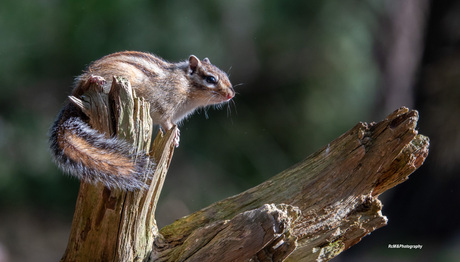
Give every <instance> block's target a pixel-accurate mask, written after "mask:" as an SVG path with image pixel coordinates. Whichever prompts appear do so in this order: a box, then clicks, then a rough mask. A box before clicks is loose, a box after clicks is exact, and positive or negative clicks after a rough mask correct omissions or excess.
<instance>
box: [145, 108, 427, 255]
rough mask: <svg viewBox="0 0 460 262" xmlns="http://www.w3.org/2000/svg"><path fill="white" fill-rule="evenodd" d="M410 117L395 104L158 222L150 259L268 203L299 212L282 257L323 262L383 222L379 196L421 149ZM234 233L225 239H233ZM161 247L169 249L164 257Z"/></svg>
mask: <svg viewBox="0 0 460 262" xmlns="http://www.w3.org/2000/svg"><path fill="white" fill-rule="evenodd" d="M417 120H418V113H417V112H416V111H409V110H408V109H407V108H401V109H399V110H397V111H395V112H394V113H392V114H391V115H389V116H388V117H387V118H386V119H385V120H383V121H382V122H379V123H377V124H376V123H372V124H366V123H359V124H358V125H356V126H355V127H354V128H353V129H351V130H350V131H348V132H347V133H345V134H343V135H342V136H340V137H339V138H337V139H336V140H334V141H333V142H331V143H330V144H328V145H327V146H326V147H324V148H323V149H321V150H320V151H318V152H316V153H315V154H313V155H311V156H310V157H308V158H307V159H306V160H304V161H303V162H301V163H299V164H297V165H295V166H293V167H292V168H290V169H288V170H286V171H284V172H281V173H280V174H278V175H277V176H275V177H273V178H272V179H270V180H268V181H266V182H264V183H262V184H260V185H259V186H256V187H254V188H252V189H249V190H247V191H245V192H243V193H241V194H239V195H237V196H233V197H230V198H228V199H225V200H223V201H220V202H217V203H215V204H213V205H211V206H209V207H207V208H204V209H202V210H200V211H198V212H195V213H193V214H191V215H189V216H187V217H184V218H182V219H180V220H178V221H176V222H174V223H173V224H171V225H169V226H166V227H164V228H163V229H161V231H160V233H161V234H162V235H163V237H164V240H163V241H164V242H162V246H163V249H162V250H160V249H157V250H156V251H157V252H158V253H157V254H155V253H153V254H154V256H152V259H151V261H163V260H164V261H185V260H183V259H182V257H181V256H180V255H179V254H177V253H175V252H171V251H169V250H168V249H174V248H176V249H182V250H183V249H186V247H184V245H187V243H194V242H195V241H200V240H199V239H198V238H196V233H195V232H197V231H200V230H203V229H202V228H203V227H206V226H208V225H215V224H219V223H225V221H231V219H232V218H233V217H235V216H236V215H237V214H240V213H243V212H246V211H248V210H254V209H257V208H258V207H261V206H263V205H264V204H267V203H270V204H275V205H279V204H286V205H291V206H293V207H296V208H298V210H300V212H301V215H300V216H299V218H298V219H297V220H296V221H295V222H293V223H292V224H291V227H292V228H291V229H290V231H292V233H291V234H290V235H291V237H293V238H296V245H297V247H296V249H295V251H294V252H293V253H292V254H291V255H290V256H289V257H288V258H287V260H288V261H316V260H318V261H327V260H329V259H331V258H332V257H335V256H336V255H338V254H339V253H340V252H342V251H343V250H345V249H347V248H349V247H351V246H352V245H354V244H356V243H358V242H359V241H360V240H361V238H362V237H364V236H366V235H367V234H369V233H370V232H372V231H374V230H376V229H377V228H380V227H382V226H384V225H386V223H387V218H386V217H385V216H383V215H382V214H381V209H382V204H381V202H380V201H379V200H378V198H377V197H378V195H379V194H381V193H382V192H384V191H385V190H387V189H389V188H391V187H393V186H395V185H396V184H398V183H401V182H403V181H404V180H406V179H407V177H408V176H409V174H410V173H412V172H413V171H414V170H415V169H417V168H418V167H419V166H420V165H421V164H422V163H423V161H424V159H425V158H426V156H427V154H428V146H429V141H428V138H426V137H424V136H422V135H417V131H416V130H415V127H416V123H417ZM215 230H216V231H218V230H219V229H218V228H216V229H215ZM262 231H263V230H262ZM237 233H238V232H236V235H233V236H226V237H230V238H240V237H241V235H238V234H237ZM265 233H266V234H269V235H270V236H271V235H272V234H271V233H270V232H265ZM208 234H210V233H208ZM219 241H226V240H225V239H221V238H219V239H213V243H212V244H213V245H214V246H218V243H219ZM165 245H167V246H168V247H167V248H165V247H164V246H165ZM289 245H290V246H292V243H289ZM282 246H283V245H280V246H278V248H283V247H282ZM165 250H166V251H165ZM227 250H232V249H231V248H230V247H227ZM162 252H167V253H168V255H167V257H168V259H164V256H162V254H161V253H162ZM212 254H214V253H212ZM230 255H231V252H227V253H225V252H221V253H218V254H216V255H215V256H210V257H208V259H209V260H210V261H211V260H212V259H215V260H216V261H218V260H220V259H222V258H225V257H227V256H230ZM190 257H192V256H190ZM157 259H159V260H157ZM187 261H198V260H187ZM261 261H272V260H270V259H267V260H261ZM277 261H281V260H277Z"/></svg>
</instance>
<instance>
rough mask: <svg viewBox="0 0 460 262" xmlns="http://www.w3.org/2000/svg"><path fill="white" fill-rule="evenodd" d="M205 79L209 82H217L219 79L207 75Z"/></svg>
mask: <svg viewBox="0 0 460 262" xmlns="http://www.w3.org/2000/svg"><path fill="white" fill-rule="evenodd" d="M204 80H205V81H206V82H207V83H208V84H213V85H215V84H217V79H216V78H215V77H213V76H205V77H204Z"/></svg>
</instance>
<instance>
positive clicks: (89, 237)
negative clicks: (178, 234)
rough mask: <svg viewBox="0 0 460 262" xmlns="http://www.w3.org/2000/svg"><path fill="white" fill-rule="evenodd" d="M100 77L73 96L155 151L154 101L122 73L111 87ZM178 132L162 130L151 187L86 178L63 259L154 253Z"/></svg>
mask: <svg viewBox="0 0 460 262" xmlns="http://www.w3.org/2000/svg"><path fill="white" fill-rule="evenodd" d="M95 79H96V80H95ZM95 79H93V80H92V81H89V82H88V83H87V84H86V87H85V88H86V89H87V91H86V92H85V95H84V96H83V97H82V99H84V100H80V99H78V98H76V97H70V100H71V102H72V103H74V104H75V105H77V106H79V107H80V108H81V109H82V110H83V112H84V113H85V114H86V115H88V117H89V119H90V125H91V126H92V127H93V128H95V129H97V130H99V131H101V132H102V133H104V134H113V133H114V131H113V130H116V134H117V135H118V137H120V138H123V139H125V140H127V141H130V142H132V143H133V145H135V148H137V150H144V151H145V152H149V149H150V144H151V137H152V131H153V128H152V120H151V118H150V115H149V106H150V105H149V104H148V103H146V102H145V101H144V100H143V99H142V98H137V97H136V96H135V94H134V92H133V90H132V89H131V86H130V83H129V82H127V81H125V80H123V79H122V78H118V77H114V79H113V82H112V87H111V89H110V92H109V90H103V89H102V84H103V81H104V80H103V79H102V78H99V79H98V78H97V77H95ZM97 79H98V80H97ZM111 120H114V121H113V122H112V121H111ZM174 134H175V129H173V130H171V131H169V132H167V133H166V134H165V135H164V136H163V134H162V133H161V132H159V134H158V135H157V138H156V139H155V142H154V145H153V151H151V152H150V154H151V156H152V157H153V159H155V162H156V163H158V164H157V169H156V172H155V174H154V179H153V180H152V182H151V183H150V187H149V189H148V190H143V191H137V192H126V191H122V190H110V189H108V188H105V187H104V186H103V185H93V184H89V183H85V182H82V183H81V185H80V191H79V193H78V198H77V204H76V208H75V214H74V220H73V222H72V229H71V234H70V238H69V243H68V246H67V249H66V252H65V254H64V256H63V258H62V259H61V261H142V260H143V258H144V257H147V256H148V255H149V253H150V252H151V249H152V247H153V241H154V239H155V236H156V235H158V230H157V226H156V222H155V218H154V213H155V208H156V202H157V201H158V197H159V194H160V192H161V188H162V186H163V182H164V179H165V176H166V172H167V170H168V167H169V164H170V162H171V158H172V154H173V150H174V147H173V146H172V144H173V143H172V141H173V138H174ZM152 168H154V167H152ZM146 179H147V178H146Z"/></svg>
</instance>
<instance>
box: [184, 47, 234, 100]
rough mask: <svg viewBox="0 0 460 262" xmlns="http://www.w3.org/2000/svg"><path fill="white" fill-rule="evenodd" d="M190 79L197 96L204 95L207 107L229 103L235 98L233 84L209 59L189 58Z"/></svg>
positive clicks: (192, 56)
mask: <svg viewBox="0 0 460 262" xmlns="http://www.w3.org/2000/svg"><path fill="white" fill-rule="evenodd" d="M188 77H189V78H190V80H191V83H192V88H193V89H194V90H193V91H194V93H195V94H202V95H203V96H202V97H203V98H205V101H206V105H212V104H219V103H222V102H227V101H229V100H230V99H232V98H233V97H234V96H235V90H233V87H232V84H231V83H230V80H229V79H228V76H227V74H226V73H224V72H223V71H222V70H220V69H219V68H217V67H216V66H215V65H213V64H211V61H209V59H208V58H205V59H203V60H201V61H200V60H199V59H198V58H197V57H196V56H194V55H191V56H190V58H189V66H188Z"/></svg>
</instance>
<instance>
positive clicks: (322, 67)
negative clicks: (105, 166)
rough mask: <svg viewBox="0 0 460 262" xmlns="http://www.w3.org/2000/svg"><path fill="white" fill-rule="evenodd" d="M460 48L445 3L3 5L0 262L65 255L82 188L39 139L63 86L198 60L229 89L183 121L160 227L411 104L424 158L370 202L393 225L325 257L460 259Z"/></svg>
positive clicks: (459, 11) (451, 8) (453, 15)
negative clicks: (129, 63)
mask: <svg viewBox="0 0 460 262" xmlns="http://www.w3.org/2000/svg"><path fill="white" fill-rule="evenodd" d="M459 48H460V3H459V2H458V1H454V0H450V1H428V0H407V1H398V0H368V1H352V0H349V1H322V0H310V1H303V0H296V1H294V0H292V1H282V0H266V1H261V0H254V1H243V0H235V1H215V0H200V1H186V0H169V1H164V0H163V1H148V0H133V1H127V0H111V1H107V0H100V1H88V0H78V1H76V0H72V1H57V0H40V1H32V0H2V1H1V2H0V262H7V261H57V260H59V259H60V257H61V256H62V254H63V252H64V249H65V247H66V243H67V238H68V234H69V230H70V225H71V220H72V215H73V209H74V205H75V200H76V196H77V192H78V186H79V182H78V181H77V180H76V179H73V178H69V177H68V176H64V175H62V172H60V171H59V170H58V169H57V168H56V167H55V165H54V164H53V163H52V162H51V158H50V156H49V154H48V142H47V139H48V138H47V132H48V128H49V127H50V125H51V124H52V122H53V120H54V118H55V116H56V114H57V113H58V112H59V110H60V108H61V106H62V105H63V103H64V101H65V99H66V97H67V95H68V94H69V92H70V90H71V88H72V83H73V78H74V77H75V76H77V75H78V74H80V73H81V71H82V70H83V69H84V68H85V66H87V65H88V64H89V63H90V62H91V61H93V60H96V59H98V58H100V57H102V56H104V55H106V54H109V53H112V52H116V51H121V50H138V51H148V52H152V53H155V54H157V55H159V56H161V57H163V58H165V59H167V60H170V61H179V60H184V59H186V58H188V56H189V55H190V54H195V55H197V56H198V57H200V58H204V57H209V58H210V59H211V61H212V62H213V63H214V64H216V65H217V66H219V67H220V68H222V69H224V70H225V71H227V72H228V73H229V75H230V80H231V81H232V83H233V84H234V85H238V87H237V88H236V91H237V96H236V97H235V99H234V103H229V104H228V105H227V106H224V108H223V110H214V109H213V108H209V109H207V110H201V111H199V112H198V113H197V114H195V115H194V116H193V117H192V118H191V119H189V120H187V121H185V122H184V123H183V125H182V127H181V146H180V147H179V148H178V149H177V150H176V152H175V155H174V159H173V162H172V166H171V169H170V172H169V174H168V177H167V179H166V183H165V187H164V189H163V192H162V195H161V197H160V202H159V207H158V211H157V213H158V223H159V225H160V226H164V225H167V224H169V223H171V222H172V221H174V220H175V219H177V218H179V217H181V216H184V215H186V214H189V213H191V212H193V211H196V210H198V209H200V208H202V207H205V206H207V205H209V204H211V203H213V202H215V201H217V200H220V199H222V198H225V197H228V196H231V195H234V194H237V193H239V192H241V191H243V190H245V189H248V188H250V187H252V186H255V185H257V184H258V183H260V182H262V181H264V180H266V179H268V178H270V177H271V176H273V175H275V174H276V173H278V172H280V171H282V170H284V169H286V168H288V167H290V166H291V165H293V164H295V163H297V162H298V161H300V160H302V159H304V158H305V157H306V156H308V155H309V154H311V153H313V152H315V151H316V150H318V149H319V148H320V147H322V146H324V145H326V144H327V143H328V142H330V141H331V140H333V139H334V138H336V137H338V136H339V135H341V134H342V133H344V132H345V131H347V130H348V129H350V128H352V127H353V126H354V125H355V124H356V123H357V122H359V121H367V122H372V121H380V120H381V119H382V118H384V117H385V116H386V115H388V114H389V113H391V112H392V111H393V110H395V109H397V108H399V107H400V106H408V107H410V108H414V109H417V110H419V111H420V115H421V117H420V121H419V125H418V126H419V131H420V133H422V134H424V135H427V136H429V137H430V139H431V147H430V155H429V157H428V159H427V161H426V162H425V164H424V165H423V166H422V167H421V168H420V169H419V170H417V171H416V172H415V173H414V174H413V175H412V176H411V177H410V179H409V180H408V181H407V182H405V183H403V184H402V185H400V186H397V187H396V188H394V189H392V190H390V191H389V192H387V193H385V194H383V195H382V196H381V199H383V203H384V204H385V206H384V208H383V213H384V215H387V216H388V218H389V224H388V226H386V227H384V228H382V229H379V230H377V231H375V232H374V233H372V234H371V236H368V237H366V238H364V239H363V240H362V241H361V243H359V244H358V245H356V246H354V247H352V248H351V249H350V250H347V251H345V252H344V253H342V254H341V255H340V256H339V257H337V258H336V259H335V260H334V261H388V260H393V261H459V259H460V258H459V254H458V250H459V248H460V223H459V222H458V221H460V211H459V208H460V205H459V203H460V191H459V186H460V178H459V176H458V172H459V170H460V166H459V163H460V123H459V113H460V49H459ZM388 244H422V245H423V249H422V250H417V251H416V250H398V249H388Z"/></svg>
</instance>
